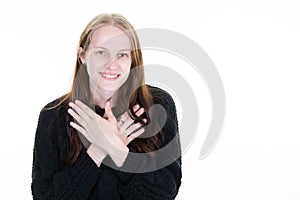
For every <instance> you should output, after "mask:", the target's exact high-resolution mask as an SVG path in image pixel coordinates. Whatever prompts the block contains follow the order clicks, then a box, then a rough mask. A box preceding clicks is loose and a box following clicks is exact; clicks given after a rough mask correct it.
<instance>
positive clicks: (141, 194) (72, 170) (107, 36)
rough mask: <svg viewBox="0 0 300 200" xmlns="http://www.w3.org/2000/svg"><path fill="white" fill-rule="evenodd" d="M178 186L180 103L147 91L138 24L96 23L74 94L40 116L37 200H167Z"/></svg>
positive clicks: (86, 38) (87, 35)
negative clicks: (176, 104) (178, 120)
mask: <svg viewBox="0 0 300 200" xmlns="http://www.w3.org/2000/svg"><path fill="white" fill-rule="evenodd" d="M155 105H160V106H161V107H162V108H163V109H161V110H159V109H156V110H158V111H157V112H153V110H154V111H155V109H152V108H155ZM150 108H151V109H150ZM170 144H171V145H172V148H167V147H168V146H170ZM164 149H166V150H164ZM180 184H181V151H180V142H179V137H178V125H177V116H176V108H175V104H174V102H173V100H172V98H171V96H170V95H169V94H168V93H167V92H165V91H163V90H161V89H159V88H156V87H153V86H148V85H145V83H144V70H143V59H142V52H141V49H140V44H139V40H138V37H137V34H136V32H135V31H134V29H133V27H132V25H131V24H130V23H129V22H128V21H127V20H126V19H125V18H124V17H123V16H121V15H118V14H101V15H99V16H96V17H95V18H94V19H93V20H92V21H91V22H90V23H89V24H88V25H87V27H86V28H85V30H84V31H83V33H82V35H81V37H80V41H79V45H78V54H77V61H76V68H75V74H74V80H73V84H72V88H71V91H70V92H69V93H68V94H66V95H63V96H62V97H60V98H58V99H56V100H54V101H52V102H51V103H49V104H47V105H46V106H45V107H44V108H43V109H42V111H41V113H40V116H39V121H38V126H37V129H36V136H35V143H34V154H33V170H32V185H31V188H32V195H33V198H34V199H80V200H83V199H105V200H106V199H116V200H117V199H124V200H126V199H139V200H143V199H151V200H155V199H164V200H165V199H174V198H175V197H176V195H177V193H178V190H179V187H180Z"/></svg>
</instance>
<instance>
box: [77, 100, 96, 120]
mask: <svg viewBox="0 0 300 200" xmlns="http://www.w3.org/2000/svg"><path fill="white" fill-rule="evenodd" d="M75 104H77V105H78V106H79V107H80V108H81V109H82V110H84V111H85V112H86V114H87V115H88V116H89V117H90V118H93V117H94V116H95V112H94V111H93V110H92V109H90V108H89V107H88V106H87V105H85V104H84V103H82V102H81V101H79V100H75Z"/></svg>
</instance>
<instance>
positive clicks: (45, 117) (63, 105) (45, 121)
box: [38, 94, 68, 127]
mask: <svg viewBox="0 0 300 200" xmlns="http://www.w3.org/2000/svg"><path fill="white" fill-rule="evenodd" d="M66 96H67V95H66V94H65V95H63V96H61V97H59V98H56V99H55V100H52V101H51V102H49V103H47V104H46V105H45V106H44V107H43V108H42V109H41V111H40V115H39V119H38V124H39V125H42V126H48V127H53V125H54V122H55V121H60V120H61V119H62V118H65V116H66V112H67V108H68V102H67V101H66V100H64V99H66V98H65V97H66Z"/></svg>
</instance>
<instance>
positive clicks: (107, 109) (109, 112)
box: [104, 101, 117, 122]
mask: <svg viewBox="0 0 300 200" xmlns="http://www.w3.org/2000/svg"><path fill="white" fill-rule="evenodd" d="M104 116H105V117H107V119H108V121H114V122H116V121H117V120H116V118H115V116H114V114H113V112H112V110H111V107H110V102H109V101H108V102H106V104H105V114H104Z"/></svg>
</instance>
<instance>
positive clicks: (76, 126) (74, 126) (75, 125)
mask: <svg viewBox="0 0 300 200" xmlns="http://www.w3.org/2000/svg"><path fill="white" fill-rule="evenodd" d="M70 125H71V126H72V127H73V128H75V129H76V130H77V131H79V132H80V133H82V134H83V135H84V136H85V135H86V131H85V129H84V128H82V127H81V126H79V125H78V124H76V123H74V122H70Z"/></svg>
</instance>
